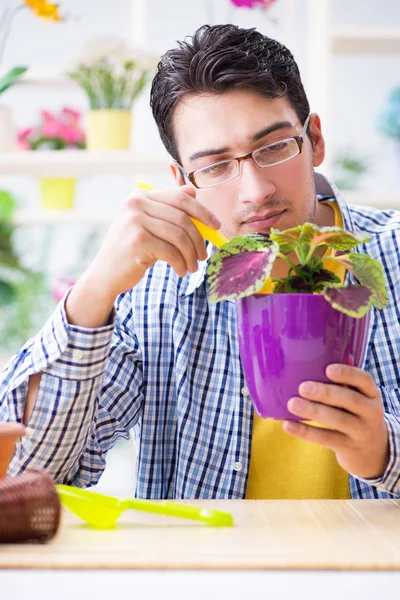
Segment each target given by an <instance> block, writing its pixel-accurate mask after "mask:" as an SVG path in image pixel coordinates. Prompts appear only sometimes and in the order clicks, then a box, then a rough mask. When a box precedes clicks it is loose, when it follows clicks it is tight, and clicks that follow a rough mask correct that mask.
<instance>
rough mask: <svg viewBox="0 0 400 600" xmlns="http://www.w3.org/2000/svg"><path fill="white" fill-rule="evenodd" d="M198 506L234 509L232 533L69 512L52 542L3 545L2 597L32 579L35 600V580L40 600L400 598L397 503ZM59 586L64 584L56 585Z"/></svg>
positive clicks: (136, 516) (132, 516)
mask: <svg viewBox="0 0 400 600" xmlns="http://www.w3.org/2000/svg"><path fill="white" fill-rule="evenodd" d="M193 504H196V505H201V506H207V507H212V508H218V509H220V510H227V511H230V512H231V513H232V514H233V515H234V519H235V526H234V527H233V528H211V527H208V526H205V525H203V524H201V523H199V524H198V523H195V522H191V521H184V520H175V519H168V518H165V517H158V516H154V515H147V514H145V513H138V512H133V511H130V512H128V513H125V514H124V515H123V516H122V517H121V518H120V523H119V527H118V529H116V530H112V531H95V530H92V529H90V528H88V527H87V526H85V525H84V524H82V522H81V521H79V520H78V519H77V518H76V517H74V516H73V515H70V514H69V513H65V514H64V518H63V523H62V527H61V529H60V531H59V534H58V535H57V537H56V538H55V539H54V540H53V541H52V542H51V543H49V544H46V545H37V544H24V545H3V546H0V597H1V598H7V600H8V599H10V600H13V596H12V595H5V594H4V595H3V591H4V590H5V589H8V588H7V585H8V586H13V585H14V584H15V582H16V581H18V585H23V582H24V581H26V585H27V589H26V592H28V591H29V590H30V592H31V593H30V598H35V596H32V589H33V588H34V586H33V582H35V581H36V582H37V583H38V585H39V587H38V588H37V589H38V590H40V593H38V596H37V598H41V600H45V599H46V598H54V597H55V596H54V593H55V592H54V590H55V588H54V586H56V588H57V600H63V599H64V596H63V593H65V598H68V599H69V600H71V598H72V599H73V600H75V598H78V597H79V596H75V597H74V595H72V596H71V595H70V594H71V589H74V590H79V589H80V588H81V587H82V585H84V587H85V588H88V586H89V585H91V583H90V582H93V584H95V586H96V590H97V591H96V600H100V599H101V598H103V597H104V598H110V593H111V594H112V596H113V598H114V596H115V592H116V590H117V588H118V585H120V586H122V587H121V593H122V591H123V590H125V591H126V589H127V586H128V588H129V587H130V588H131V589H132V593H133V591H134V590H136V591H137V590H138V586H140V585H143V586H144V588H143V589H145V590H146V595H145V596H143V597H146V599H147V598H152V597H160V595H162V596H163V598H169V597H171V598H174V599H175V600H179V599H180V598H181V597H182V599H183V598H185V600H187V599H188V598H197V597H198V598H200V597H201V598H202V599H203V600H204V598H214V597H216V598H217V597H218V598H225V597H226V598H229V599H234V598H239V597H240V598H243V594H244V595H246V596H247V595H248V594H250V593H251V595H252V596H253V597H254V598H258V597H260V598H266V597H267V594H266V589H268V590H270V591H271V590H272V589H275V590H276V593H275V595H271V596H270V595H268V598H271V599H272V600H275V598H292V597H293V595H294V594H295V595H296V599H301V598H303V597H304V598H307V600H311V599H313V598H314V597H315V598H324V600H330V598H331V597H332V599H333V598H336V599H337V598H338V594H339V593H340V598H341V600H343V599H344V598H347V597H349V598H352V600H355V599H357V598H358V597H359V598H363V600H365V599H366V598H369V597H371V598H376V594H379V595H382V593H387V594H388V595H389V594H391V595H392V597H393V598H397V597H399V596H400V501H397V500H351V501H345V500H344V501H342V500H326V501H320V500H307V501H292V500H287V501H274V500H272V501H249V500H247V501H246V500H242V501H233V500H232V501H222V500H220V501H196V502H193ZM388 571H390V573H388ZM156 572H157V576H155V573H156ZM289 575H290V576H289ZM24 578H25V579H24ZM62 581H65V582H68V584H67V583H66V584H65V585H64V584H62V585H60V583H61V582H62ZM73 582H75V583H73ZM135 582H136V583H135ZM207 582H208V584H209V586H210V589H208V590H207V589H206V588H207ZM343 585H345V588H344V592H343V591H340V592H339V591H338V590H339V588H338V586H339V587H342V586H343ZM46 586H48V589H49V593H48V595H46V590H45V588H46ZM71 586H72V587H71ZM107 586H109V587H107ZM252 586H253V587H254V589H252ZM321 586H323V590H324V592H323V594H322V595H321V589H322V588H321ZM35 589H36V588H35ZM168 589H170V590H171V593H170V594H169V593H168ZM218 590H221V591H218ZM278 590H279V594H278ZM346 590H347V591H348V593H349V596H346V595H345V594H346ZM68 591H69V595H68ZM213 591H214V593H216V594H217V595H213ZM102 593H103V594H104V596H103V595H101V594H102ZM180 593H182V596H180V595H179V594H180ZM358 593H359V594H360V595H359V596H358V595H357V594H358ZM52 594H53V595H52ZM99 594H100V595H99ZM107 594H108V595H107ZM196 594H198V595H196ZM276 594H278V595H276ZM313 594H315V596H314V595H313ZM330 594H332V595H330ZM373 594H375V595H373ZM18 597H19V596H16V598H18ZM22 597H24V596H23V594H22V592H21V598H22ZM115 597H117V596H115Z"/></svg>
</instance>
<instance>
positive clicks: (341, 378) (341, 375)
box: [326, 364, 379, 399]
mask: <svg viewBox="0 0 400 600" xmlns="http://www.w3.org/2000/svg"><path fill="white" fill-rule="evenodd" d="M326 375H327V377H329V379H331V381H334V382H335V383H341V384H343V385H348V386H349V387H352V388H355V389H357V390H358V391H359V392H360V393H361V394H364V396H367V398H371V399H372V398H377V397H379V390H378V388H377V387H376V384H375V382H374V380H373V378H372V376H371V375H370V374H369V373H367V372H366V371H363V370H362V369H358V368H357V367H352V366H350V365H340V364H333V365H329V366H328V367H327V368H326Z"/></svg>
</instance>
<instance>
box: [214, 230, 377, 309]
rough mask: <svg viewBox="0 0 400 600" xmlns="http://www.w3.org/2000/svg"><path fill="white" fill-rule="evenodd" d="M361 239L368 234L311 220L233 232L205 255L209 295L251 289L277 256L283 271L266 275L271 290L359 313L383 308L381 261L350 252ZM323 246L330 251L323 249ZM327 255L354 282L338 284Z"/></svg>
mask: <svg viewBox="0 0 400 600" xmlns="http://www.w3.org/2000/svg"><path fill="white" fill-rule="evenodd" d="M366 241H368V237H365V236H364V235H361V234H359V233H354V232H350V231H346V230H345V229H342V228H341V227H318V226H317V225H314V224H313V223H305V224H304V225H299V226H297V227H294V228H292V229H286V230H284V231H279V230H278V229H274V228H272V229H271V232H270V233H269V234H264V233H249V234H244V235H241V236H238V237H235V238H233V239H232V241H230V242H228V243H226V244H224V245H223V246H222V247H221V248H220V249H219V251H217V252H216V253H215V254H214V255H213V256H212V257H211V261H210V264H209V267H208V271H207V274H208V283H209V286H210V300H211V301H212V302H220V301H221V300H238V299H240V298H244V297H245V296H250V295H252V294H256V293H257V292H259V291H260V290H261V289H262V287H263V286H264V284H265V282H266V280H267V279H268V278H269V277H270V275H271V272H272V268H273V265H274V262H275V260H276V259H278V258H280V259H282V260H284V261H286V262H287V263H288V274H287V276H286V277H285V278H283V279H272V282H273V283H274V288H273V293H274V294H322V295H323V296H324V298H325V299H326V300H327V301H328V302H329V303H330V304H331V305H332V306H333V307H334V308H335V309H337V310H339V311H341V312H344V313H346V314H347V315H350V316H352V317H357V318H360V317H363V316H364V315H365V314H366V313H367V312H368V311H369V309H370V308H371V307H372V306H376V307H377V308H383V307H384V306H386V305H387V303H388V300H387V296H386V288H385V275H384V271H383V268H382V265H381V264H380V263H379V262H378V261H377V260H375V259H373V258H371V257H370V256H369V255H368V254H361V253H357V252H352V250H353V249H354V248H355V247H356V246H358V245H359V244H361V243H363V242H366ZM328 248H331V249H332V252H329V253H326V249H328ZM319 254H322V256H320V255H319ZM327 260H329V261H335V262H338V263H340V264H341V265H343V266H344V267H345V269H346V270H347V271H349V272H350V273H352V274H353V275H354V277H355V278H356V279H357V280H358V281H359V285H349V286H343V285H342V283H341V280H340V279H339V277H337V275H335V273H334V272H333V271H331V270H329V269H328V268H326V266H325V263H326V261H327Z"/></svg>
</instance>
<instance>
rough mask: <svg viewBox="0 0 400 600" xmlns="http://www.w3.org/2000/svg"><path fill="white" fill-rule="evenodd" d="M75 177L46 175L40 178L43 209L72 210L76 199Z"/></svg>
mask: <svg viewBox="0 0 400 600" xmlns="http://www.w3.org/2000/svg"><path fill="white" fill-rule="evenodd" d="M75 183H76V181H75V179H74V178H72V177H45V178H44V179H41V180H40V206H41V209H42V210H72V209H73V207H74V200H75Z"/></svg>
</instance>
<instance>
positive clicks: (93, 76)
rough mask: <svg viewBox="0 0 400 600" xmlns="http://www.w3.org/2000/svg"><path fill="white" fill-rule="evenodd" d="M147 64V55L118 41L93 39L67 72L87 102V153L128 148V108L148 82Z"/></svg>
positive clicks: (149, 65)
mask: <svg viewBox="0 0 400 600" xmlns="http://www.w3.org/2000/svg"><path fill="white" fill-rule="evenodd" d="M151 62H152V61H151V59H150V55H148V54H146V53H144V52H139V51H137V50H134V49H131V48H130V47H129V46H128V45H127V44H125V43H124V42H123V41H121V40H118V39H116V40H115V39H104V40H95V41H94V42H92V43H91V44H90V46H89V49H88V52H86V54H85V55H84V57H83V58H82V59H81V60H80V61H79V63H78V64H77V66H76V67H75V69H73V70H72V71H70V72H69V73H68V76H69V77H70V78H71V79H73V80H74V81H76V82H77V83H78V84H79V85H80V87H81V88H82V89H83V91H84V92H85V93H86V94H87V97H88V100H89V104H90V111H89V113H88V115H87V120H86V136H87V148H88V150H126V149H128V148H130V145H131V141H130V134H131V120H132V106H133V103H134V101H135V100H136V99H137V97H138V96H139V94H140V93H141V92H142V91H143V89H144V87H145V86H146V84H147V82H148V80H149V75H150V72H151V70H152V69H153V65H152V64H151ZM153 62H154V61H153Z"/></svg>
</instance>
